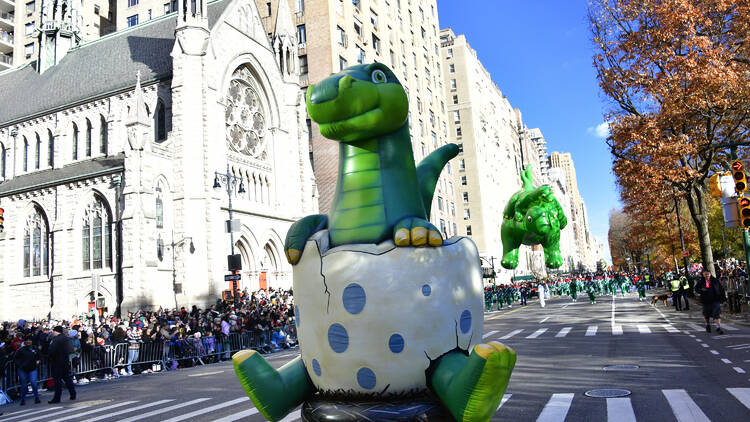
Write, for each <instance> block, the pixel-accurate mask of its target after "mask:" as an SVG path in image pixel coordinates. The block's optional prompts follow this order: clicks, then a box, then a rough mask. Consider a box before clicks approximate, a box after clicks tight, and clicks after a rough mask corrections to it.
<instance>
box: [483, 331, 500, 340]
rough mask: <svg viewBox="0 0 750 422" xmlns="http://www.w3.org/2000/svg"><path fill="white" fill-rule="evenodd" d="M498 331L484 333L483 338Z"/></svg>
mask: <svg viewBox="0 0 750 422" xmlns="http://www.w3.org/2000/svg"><path fill="white" fill-rule="evenodd" d="M496 333H497V331H490V332H489V333H487V334H485V335H483V336H482V338H487V337H489V336H491V335H493V334H496Z"/></svg>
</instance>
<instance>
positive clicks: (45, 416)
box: [24, 406, 91, 422]
mask: <svg viewBox="0 0 750 422" xmlns="http://www.w3.org/2000/svg"><path fill="white" fill-rule="evenodd" d="M89 407H91V406H80V407H72V408H70V409H63V410H59V411H57V412H55V420H57V419H56V418H57V417H58V416H60V415H62V414H65V413H70V412H77V411H79V410H83V409H87V408H89ZM47 418H49V415H42V416H37V417H35V418H31V419H24V422H32V421H38V420H42V419H47Z"/></svg>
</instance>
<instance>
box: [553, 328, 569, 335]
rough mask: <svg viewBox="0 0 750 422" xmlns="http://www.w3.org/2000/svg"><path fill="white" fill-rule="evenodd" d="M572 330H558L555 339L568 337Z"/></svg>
mask: <svg viewBox="0 0 750 422" xmlns="http://www.w3.org/2000/svg"><path fill="white" fill-rule="evenodd" d="M572 329H573V327H564V328H563V329H562V330H560V332H558V333H557V334H555V337H565V336H567V335H568V333H569V332H570V330H572Z"/></svg>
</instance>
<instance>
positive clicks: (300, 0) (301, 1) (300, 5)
mask: <svg viewBox="0 0 750 422" xmlns="http://www.w3.org/2000/svg"><path fill="white" fill-rule="evenodd" d="M297 11H298V12H304V11H305V0H297Z"/></svg>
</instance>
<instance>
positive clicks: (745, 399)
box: [727, 388, 750, 409]
mask: <svg viewBox="0 0 750 422" xmlns="http://www.w3.org/2000/svg"><path fill="white" fill-rule="evenodd" d="M727 391H729V393H730V394H732V395H733V396H734V398H736V399H737V400H739V401H740V403H742V404H744V405H745V407H747V408H748V409H750V388H727Z"/></svg>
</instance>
